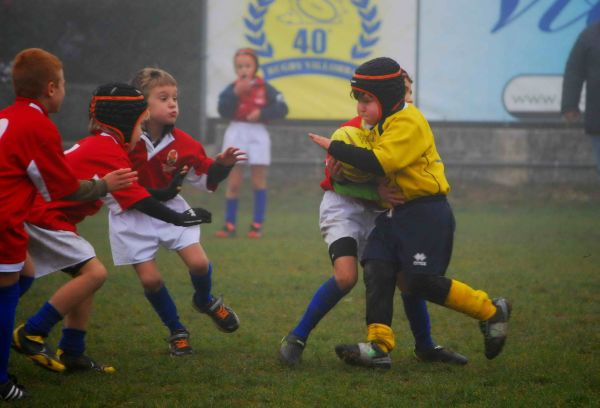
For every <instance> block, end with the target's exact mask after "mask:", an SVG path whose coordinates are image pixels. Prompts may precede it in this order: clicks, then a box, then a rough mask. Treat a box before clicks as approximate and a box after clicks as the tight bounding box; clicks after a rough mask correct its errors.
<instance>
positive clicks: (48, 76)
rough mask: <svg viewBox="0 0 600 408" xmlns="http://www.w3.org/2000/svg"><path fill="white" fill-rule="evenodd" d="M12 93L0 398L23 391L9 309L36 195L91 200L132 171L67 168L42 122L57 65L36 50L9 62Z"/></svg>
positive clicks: (4, 145) (57, 77) (2, 200)
mask: <svg viewBox="0 0 600 408" xmlns="http://www.w3.org/2000/svg"><path fill="white" fill-rule="evenodd" d="M12 81H13V86H14V90H15V95H16V101H15V103H14V104H13V105H11V106H9V107H8V108H6V109H4V110H2V111H0V235H1V236H2V239H1V240H0V399H4V400H11V399H20V398H23V396H24V395H25V393H24V392H23V388H22V387H21V386H20V385H18V384H17V382H16V379H15V378H14V377H10V376H9V375H8V372H7V369H8V358H9V354H10V345H11V339H12V335H11V333H12V331H13V328H14V319H15V310H16V307H17V303H18V300H19V296H20V293H21V290H22V289H21V286H23V290H25V288H26V287H27V286H28V285H30V284H31V281H32V279H31V277H25V278H23V280H22V281H21V284H20V283H19V272H20V271H21V270H22V269H23V267H24V265H25V258H26V249H27V233H26V232H25V227H24V224H23V222H24V220H25V219H26V218H27V216H28V213H29V210H30V208H31V205H32V203H33V201H34V198H35V196H36V193H39V194H41V196H42V197H43V199H44V200H47V201H50V200H55V199H58V198H65V197H67V198H68V199H74V200H78V199H96V198H98V197H101V196H103V195H105V194H106V193H107V192H108V191H109V190H110V191H112V190H115V189H118V188H121V187H124V186H127V185H129V184H131V182H132V181H133V180H135V173H131V172H130V171H129V170H128V169H122V170H119V171H117V172H114V173H111V174H110V175H107V177H105V178H104V179H103V180H86V181H80V180H78V179H77V177H75V175H74V174H73V172H72V171H71V169H70V168H69V166H68V165H67V163H66V161H65V159H64V154H63V148H62V141H61V137H60V134H59V132H58V129H57V128H56V126H55V125H54V123H52V121H51V120H50V119H49V118H48V114H49V113H56V112H58V111H59V110H60V107H61V104H62V102H63V99H64V97H65V79H64V73H63V66H62V62H61V61H60V60H59V59H58V58H57V57H56V56H55V55H53V54H50V53H49V52H47V51H44V50H42V49H39V48H29V49H26V50H23V51H21V52H20V53H18V54H17V56H16V57H15V59H14V61H13V64H12Z"/></svg>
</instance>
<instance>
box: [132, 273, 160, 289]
mask: <svg viewBox="0 0 600 408" xmlns="http://www.w3.org/2000/svg"><path fill="white" fill-rule="evenodd" d="M138 277H139V278H140V282H141V283H142V287H143V288H144V290H145V291H147V292H156V291H158V290H159V289H160V288H161V287H163V285H164V282H163V280H162V277H161V276H160V275H159V274H152V275H149V274H146V275H138Z"/></svg>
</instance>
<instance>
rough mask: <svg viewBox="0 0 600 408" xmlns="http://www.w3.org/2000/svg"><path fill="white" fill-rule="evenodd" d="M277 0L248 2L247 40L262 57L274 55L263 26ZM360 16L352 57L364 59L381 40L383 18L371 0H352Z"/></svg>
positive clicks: (246, 18)
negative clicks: (381, 18) (359, 28)
mask: <svg viewBox="0 0 600 408" xmlns="http://www.w3.org/2000/svg"><path fill="white" fill-rule="evenodd" d="M274 1H275V0H253V1H249V2H248V16H247V17H244V24H245V26H246V34H245V37H246V40H248V42H249V43H250V44H251V45H252V46H253V48H254V49H255V51H256V54H257V55H258V56H260V57H266V58H270V57H272V56H273V46H272V45H271V43H270V42H269V41H268V40H267V35H266V34H265V32H264V30H263V28H264V23H265V19H264V17H265V14H267V12H268V11H269V6H271V4H272V3H273V2H274ZM352 4H353V5H354V6H356V9H357V10H358V14H359V16H360V27H361V32H360V34H359V36H358V39H357V41H356V43H354V44H353V45H352V49H351V53H350V57H351V58H352V59H364V58H366V57H368V56H369V55H371V53H372V52H373V50H372V48H373V46H375V44H377V42H378V41H379V37H378V36H377V32H378V30H379V29H380V28H381V20H379V18H378V13H377V6H376V5H372V4H371V0H352Z"/></svg>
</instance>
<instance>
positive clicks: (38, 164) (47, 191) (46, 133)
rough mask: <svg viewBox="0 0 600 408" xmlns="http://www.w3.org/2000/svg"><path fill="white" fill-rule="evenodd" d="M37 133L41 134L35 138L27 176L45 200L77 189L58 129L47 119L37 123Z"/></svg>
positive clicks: (50, 199) (59, 196)
mask: <svg viewBox="0 0 600 408" xmlns="http://www.w3.org/2000/svg"><path fill="white" fill-rule="evenodd" d="M37 133H38V134H41V135H43V136H42V137H39V138H37V139H38V140H36V141H37V142H38V143H39V145H38V146H37V147H36V149H35V152H34V158H33V161H32V163H30V164H29V166H28V168H27V173H28V175H29V178H30V179H31V180H32V181H33V183H34V184H35V185H36V187H37V188H38V191H39V193H40V194H41V196H42V197H43V198H44V200H45V201H52V200H57V199H59V198H62V197H64V196H67V195H69V194H72V193H74V192H75V191H77V189H79V180H78V179H77V177H76V176H75V174H74V173H73V171H72V170H71V168H70V167H69V165H68V164H67V161H66V159H65V155H64V153H63V148H62V140H61V137H60V134H59V133H58V129H57V128H56V126H55V125H54V124H53V123H52V122H50V121H49V120H48V121H44V122H40V123H39V125H38V128H37Z"/></svg>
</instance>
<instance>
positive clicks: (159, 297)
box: [144, 286, 185, 333]
mask: <svg viewBox="0 0 600 408" xmlns="http://www.w3.org/2000/svg"><path fill="white" fill-rule="evenodd" d="M144 295H145V296H146V299H148V301H149V302H150V304H151V305H152V307H153V308H154V310H155V311H156V313H157V314H158V316H159V317H160V320H162V322H163V323H164V324H165V326H167V327H168V328H169V330H171V333H173V332H174V331H176V330H181V329H185V326H184V325H183V324H181V322H180V321H179V316H178V315H177V306H175V302H173V298H172V297H171V295H169V291H168V290H167V287H166V286H162V287H161V288H160V289H159V290H158V291H156V292H148V291H144Z"/></svg>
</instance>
